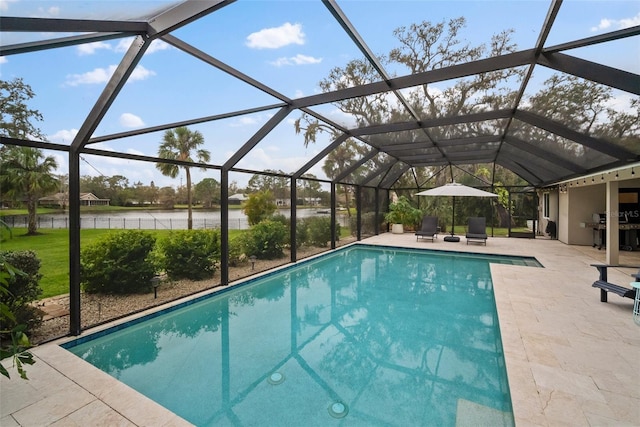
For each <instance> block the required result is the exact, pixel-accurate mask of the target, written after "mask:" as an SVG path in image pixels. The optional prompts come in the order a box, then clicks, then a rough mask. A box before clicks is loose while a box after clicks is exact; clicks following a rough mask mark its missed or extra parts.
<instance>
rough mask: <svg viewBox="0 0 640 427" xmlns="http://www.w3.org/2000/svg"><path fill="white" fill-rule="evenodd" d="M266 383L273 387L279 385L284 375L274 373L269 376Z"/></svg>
mask: <svg viewBox="0 0 640 427" xmlns="http://www.w3.org/2000/svg"><path fill="white" fill-rule="evenodd" d="M267 381H268V382H269V384H273V385H278V384H281V383H282V382H283V381H284V375H282V374H281V373H280V372H274V373H273V374H271V375H270V376H269V378H268V379H267Z"/></svg>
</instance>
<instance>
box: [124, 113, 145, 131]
mask: <svg viewBox="0 0 640 427" xmlns="http://www.w3.org/2000/svg"><path fill="white" fill-rule="evenodd" d="M119 122H120V125H121V126H123V127H126V128H138V127H142V126H144V122H143V121H142V119H141V118H140V117H138V116H136V115H135V114H131V113H123V114H122V115H121V116H120V120H119Z"/></svg>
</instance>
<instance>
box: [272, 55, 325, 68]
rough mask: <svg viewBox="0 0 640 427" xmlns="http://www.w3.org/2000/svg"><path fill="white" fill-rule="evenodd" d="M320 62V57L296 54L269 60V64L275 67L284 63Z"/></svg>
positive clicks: (305, 63)
mask: <svg viewBox="0 0 640 427" xmlns="http://www.w3.org/2000/svg"><path fill="white" fill-rule="evenodd" d="M320 62H322V58H314V57H313V56H307V55H302V54H297V55H296V56H291V57H289V58H284V57H282V58H278V59H276V60H275V61H273V62H271V64H272V65H275V66H276V67H282V66H284V65H307V64H319V63H320Z"/></svg>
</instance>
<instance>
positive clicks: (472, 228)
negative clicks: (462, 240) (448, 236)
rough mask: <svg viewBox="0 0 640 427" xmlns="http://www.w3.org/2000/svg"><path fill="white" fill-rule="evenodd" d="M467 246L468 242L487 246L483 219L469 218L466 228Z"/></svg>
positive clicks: (485, 227) (485, 223)
mask: <svg viewBox="0 0 640 427" xmlns="http://www.w3.org/2000/svg"><path fill="white" fill-rule="evenodd" d="M466 237H467V245H468V244H469V242H477V243H484V244H485V246H486V245H487V220H486V218H485V217H483V216H481V217H471V218H469V224H468V227H467V236H466Z"/></svg>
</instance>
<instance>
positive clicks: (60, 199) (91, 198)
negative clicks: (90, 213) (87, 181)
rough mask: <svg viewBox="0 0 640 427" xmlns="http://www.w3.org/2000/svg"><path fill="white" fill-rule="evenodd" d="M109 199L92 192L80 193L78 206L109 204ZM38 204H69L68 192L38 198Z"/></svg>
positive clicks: (57, 205)
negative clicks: (101, 197)
mask: <svg viewBox="0 0 640 427" xmlns="http://www.w3.org/2000/svg"><path fill="white" fill-rule="evenodd" d="M109 201H110V199H100V198H98V197H96V195H95V194H93V193H80V206H109ZM38 203H39V204H40V206H55V207H60V208H63V209H64V208H66V207H67V206H68V205H69V193H56V194H53V195H51V196H45V197H41V198H40V199H38Z"/></svg>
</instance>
